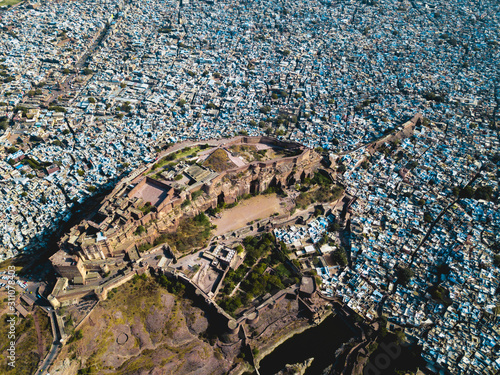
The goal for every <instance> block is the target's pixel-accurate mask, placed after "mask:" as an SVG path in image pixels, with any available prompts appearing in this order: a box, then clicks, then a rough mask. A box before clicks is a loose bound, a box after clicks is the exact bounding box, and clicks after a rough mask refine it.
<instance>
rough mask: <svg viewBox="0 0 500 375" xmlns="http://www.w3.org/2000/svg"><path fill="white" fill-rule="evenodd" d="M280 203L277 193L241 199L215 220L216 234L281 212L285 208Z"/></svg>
mask: <svg viewBox="0 0 500 375" xmlns="http://www.w3.org/2000/svg"><path fill="white" fill-rule="evenodd" d="M280 203H281V199H280V198H279V197H278V196H277V195H276V194H269V195H259V196H256V197H253V198H250V199H247V200H243V201H240V203H239V204H238V205H237V206H236V207H233V208H230V209H228V210H225V211H224V212H223V213H222V215H221V217H220V218H219V219H215V220H214V221H213V223H214V224H215V225H217V231H216V233H215V235H217V236H218V235H221V234H224V233H227V232H231V231H233V230H236V229H240V228H243V227H245V226H246V225H247V223H248V222H250V221H255V220H257V219H264V218H266V217H269V216H271V215H272V214H274V213H275V212H278V213H280V214H281V213H283V208H282V207H281V205H280Z"/></svg>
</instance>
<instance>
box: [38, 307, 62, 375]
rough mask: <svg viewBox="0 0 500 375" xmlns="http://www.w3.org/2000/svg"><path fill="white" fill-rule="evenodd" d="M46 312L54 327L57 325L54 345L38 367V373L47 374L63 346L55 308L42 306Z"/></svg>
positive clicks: (40, 374)
mask: <svg viewBox="0 0 500 375" xmlns="http://www.w3.org/2000/svg"><path fill="white" fill-rule="evenodd" d="M42 308H43V309H44V310H45V312H47V313H48V314H49V318H50V322H51V325H52V327H54V326H55V329H54V328H53V331H54V341H53V343H52V347H51V348H50V351H49V353H48V354H47V356H46V357H45V359H44V360H43V362H42V364H41V366H40V367H39V368H38V371H37V372H36V375H47V374H48V373H47V370H48V369H49V367H50V366H51V365H52V362H53V361H54V360H55V359H56V357H57V353H58V352H59V349H60V348H61V347H62V345H61V343H60V340H61V336H60V333H59V329H58V328H57V317H56V313H55V312H54V309H52V308H49V307H45V308H44V307H42Z"/></svg>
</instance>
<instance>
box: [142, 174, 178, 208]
mask: <svg viewBox="0 0 500 375" xmlns="http://www.w3.org/2000/svg"><path fill="white" fill-rule="evenodd" d="M170 189H172V188H168V187H167V186H165V185H163V186H162V185H160V184H159V183H156V182H154V181H151V180H148V181H146V183H145V184H144V186H142V187H141V188H140V189H139V190H138V191H137V192H136V193H135V194H134V195H133V196H134V197H137V198H142V199H143V200H144V202H149V203H151V205H153V206H158V205H159V204H160V203H161V202H162V201H163V200H164V199H165V198H166V197H167V196H168V193H169V191H170Z"/></svg>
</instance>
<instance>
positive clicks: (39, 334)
mask: <svg viewBox="0 0 500 375" xmlns="http://www.w3.org/2000/svg"><path fill="white" fill-rule="evenodd" d="M33 320H34V321H35V330H36V338H37V341H38V342H37V348H38V355H39V356H40V359H43V348H44V340H43V337H42V331H41V329H40V322H39V321H38V314H36V313H34V314H33Z"/></svg>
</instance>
